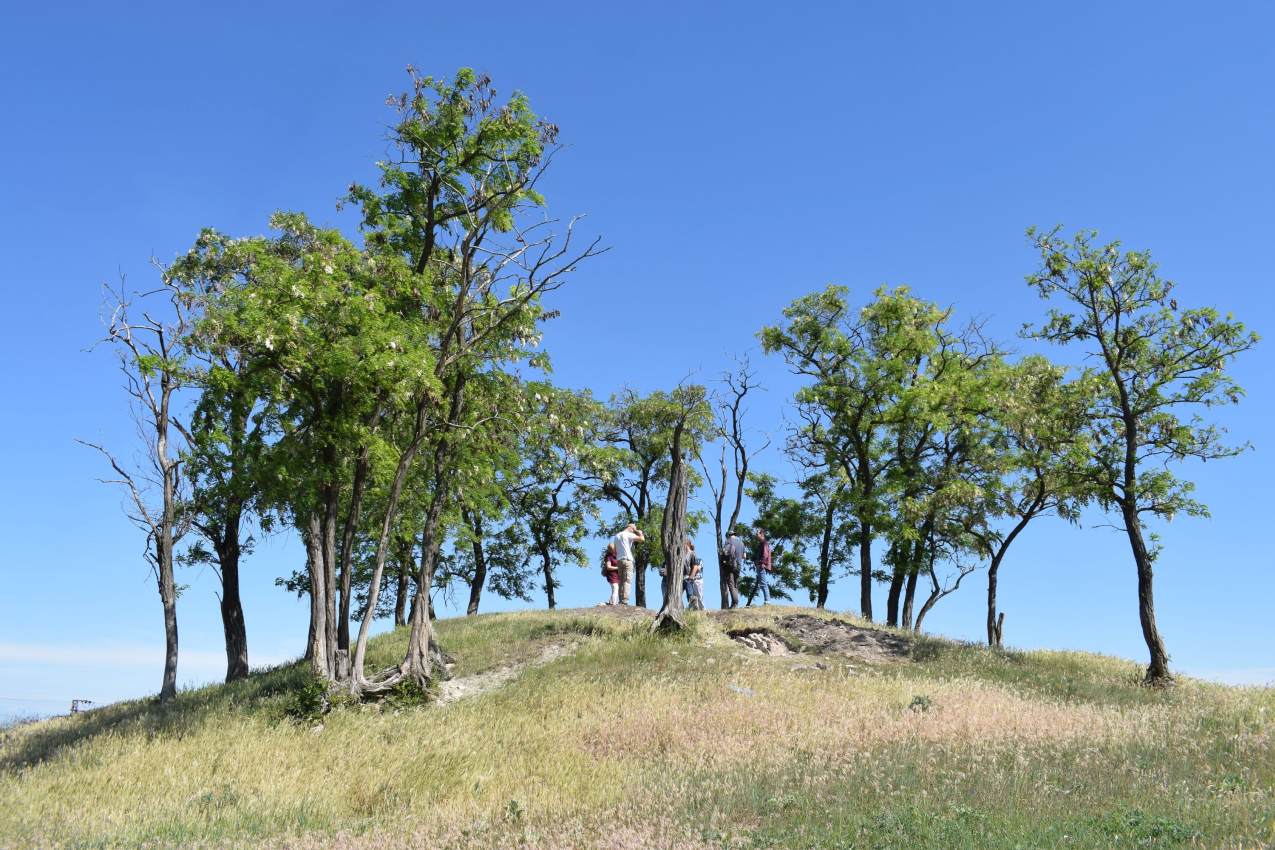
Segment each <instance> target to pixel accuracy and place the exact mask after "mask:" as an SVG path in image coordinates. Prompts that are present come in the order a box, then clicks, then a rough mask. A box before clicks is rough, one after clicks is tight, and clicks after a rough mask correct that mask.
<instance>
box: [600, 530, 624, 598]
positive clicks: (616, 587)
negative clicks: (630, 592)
mask: <svg viewBox="0 0 1275 850" xmlns="http://www.w3.org/2000/svg"><path fill="white" fill-rule="evenodd" d="M602 577H603V578H605V579H606V580H607V585H608V586H609V587H610V588H611V598H610V599H608V600H607V601H606V602H603V603H602V604H603V605H617V604H619V601H620V599H619V592H620V565H619V563H618V562H617V561H616V559H615V544H614V543H608V544H607V549H606V551H605V552H603V553H602Z"/></svg>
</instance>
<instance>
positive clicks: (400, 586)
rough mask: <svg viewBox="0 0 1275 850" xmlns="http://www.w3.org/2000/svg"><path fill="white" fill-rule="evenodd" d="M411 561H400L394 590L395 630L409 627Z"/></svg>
mask: <svg viewBox="0 0 1275 850" xmlns="http://www.w3.org/2000/svg"><path fill="white" fill-rule="evenodd" d="M411 564H412V562H411V560H410V559H409V560H406V561H400V562H399V565H398V581H397V583H396V586H395V588H394V628H396V629H397V628H398V627H400V626H406V625H407V594H408V591H409V589H410V587H409V584H408V572H409V571H410V570H409V567H411Z"/></svg>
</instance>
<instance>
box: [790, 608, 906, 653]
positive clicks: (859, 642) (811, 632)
mask: <svg viewBox="0 0 1275 850" xmlns="http://www.w3.org/2000/svg"><path fill="white" fill-rule="evenodd" d="M778 625H779V627H780V628H781V629H783V631H784V632H785V634H787V635H788V636H790V637H792V638H795V639H796V640H798V641H799V642H800V643H801V645H802V647H803V649H804V651H806V652H812V653H814V654H816V655H844V656H846V657H847V658H855V659H858V660H859V661H865V662H867V663H870V664H880V663H884V662H890V661H900V660H903V659H906V658H907V657H908V654H909V653H910V652H911V650H912V640H911V638H907V637H904V636H902V635H896V634H892V633H890V632H886V631H881V630H878V629H870V628H864V627H862V626H856V625H853V624H852V623H846V622H843V621H841V620H826V619H824V618H822V617H812V616H810V615H809V614H790V615H788V616H786V617H782V618H780V620H779V621H778Z"/></svg>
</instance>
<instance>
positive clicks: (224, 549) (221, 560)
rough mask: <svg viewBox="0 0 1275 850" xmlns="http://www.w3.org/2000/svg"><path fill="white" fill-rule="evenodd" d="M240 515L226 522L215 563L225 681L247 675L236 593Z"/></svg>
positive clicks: (244, 633) (245, 640) (240, 609)
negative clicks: (219, 595) (218, 579)
mask: <svg viewBox="0 0 1275 850" xmlns="http://www.w3.org/2000/svg"><path fill="white" fill-rule="evenodd" d="M239 554H240V547H239V517H238V516H231V517H230V519H229V521H228V522H227V523H226V527H225V529H224V532H223V536H222V540H221V545H220V546H219V547H218V550H217V563H218V565H219V567H220V568H221V626H222V631H223V632H224V633H225V636H226V681H227V682H234V681H238V680H239V679H246V678H248V629H247V625H246V624H245V622H244V615H243V602H242V601H241V599H240V597H239Z"/></svg>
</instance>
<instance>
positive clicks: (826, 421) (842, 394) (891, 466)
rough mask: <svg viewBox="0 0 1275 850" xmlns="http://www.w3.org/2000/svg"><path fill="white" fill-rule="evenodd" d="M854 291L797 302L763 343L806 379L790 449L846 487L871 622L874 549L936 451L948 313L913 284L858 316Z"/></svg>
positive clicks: (901, 574) (898, 585)
mask: <svg viewBox="0 0 1275 850" xmlns="http://www.w3.org/2000/svg"><path fill="white" fill-rule="evenodd" d="M846 293H847V290H846V289H845V287H841V286H831V287H828V288H827V289H825V290H823V291H822V292H816V293H813V294H811V295H807V296H804V297H802V298H799V299H797V300H796V301H794V302H793V303H792V304H791V305H789V306H788V307H787V308H785V310H784V319H785V322H784V324H782V325H774V326H769V327H765V328H763V329H762V331H761V333H760V337H761V341H762V346H763V348H764V349H765V350H766V352H767V353H779V354H780V355H781V356H782V357H783V358H784V360H785V362H786V363H787V364H788V366H789V368H790V369H791V370H792V371H793V372H794V373H795V374H797V375H799V376H801V377H804V378H806V379H807V380H808V383H807V384H806V385H805V386H803V387H801V388H800V389H799V390H798V391H797V395H796V399H795V401H796V407H797V412H798V416H799V419H800V423H799V425H798V427H797V429H796V430H795V431H794V433H793V434H792V435H791V436H790V439H789V452H790V454H793V453H795V454H797V455H799V456H800V457H802V458H805V465H806V468H807V471H808V473H811V474H813V473H825V474H827V475H830V476H832V479H831V480H833V481H835V482H837V484H838V485H839V486H841V487H843V488H844V490H843V491H842V492H841V493H839V494H838V495H837V496H836V498H837V499H838V500H840V499H844V500H845V502H846V504H847V506H848V511H849V514H850V516H851V517H853V523H854V524H853V527H854V530H855V533H856V535H857V537H856V539H855V541H854V543H855V545H856V548H857V549H858V555H859V569H858V572H859V582H860V584H859V607H860V612H861V613H862V615H863V616H864V618H866V619H869V620H870V619H872V614H873V610H872V582H873V580H874V578H875V577H876V573H875V571H874V567H873V558H872V547H873V542H874V540H875V539H876V538H877V537H879V536H881V535H883V534H885V533H886V531H887V530H888V529H889V528H890V527H891V523H892V522H893V517H894V516H895V513H894V511H893V509H892V505H891V501H892V500H897V499H898V498H905V499H906V498H907V494H906V493H904V494H900V493H899V492H897V489H898V488H897V485H898V484H899V482H903V483H904V484H905V485H908V486H911V485H910V484H909V482H914V481H916V480H918V479H917V477H916V476H915V475H913V474H911V467H915V466H916V464H918V463H919V462H920V458H921V456H922V455H924V454H925V452H926V451H928V450H929V446H930V445H931V437H932V436H933V429H932V426H931V425H930V423H929V422H928V421H927V418H926V413H925V412H924V410H923V408H924V405H925V402H924V397H925V394H926V393H927V392H928V390H927V389H926V387H927V386H928V385H929V382H930V381H931V378H930V377H928V376H927V372H928V370H929V369H930V368H931V367H930V365H929V364H930V361H931V358H932V355H933V354H934V352H935V351H937V350H938V348H939V345H940V339H941V338H942V334H941V333H940V330H941V326H942V324H943V323H944V322H945V321H946V319H947V317H948V315H949V313H948V311H945V310H942V309H940V308H938V307H937V306H936V305H933V304H930V303H928V302H925V301H922V300H920V299H917V298H914V297H913V296H912V295H911V294H910V293H909V292H908V290H907V288H906V287H900V288H897V289H894V290H889V289H885V288H882V289H879V290H877V292H876V296H875V298H874V299H873V301H872V302H871V303H869V304H868V305H867V306H866V307H864V308H863V309H862V310H860V311H858V312H854V311H852V309H851V307H850V305H849V303H848V302H847V300H846ZM888 426H892V427H893V431H892V432H888V431H887V427H888ZM894 554H896V555H900V554H901V553H899V552H898V551H897V550H896V552H895V553H894ZM909 563H911V561H909ZM908 569H910V567H904V568H899V567H896V568H895V570H894V572H893V578H892V582H891V593H890V597H889V599H890V605H889V608H890V611H889V617H888V619H890V620H891V621H897V611H898V608H897V604H898V599H899V594H900V592H901V590H902V580H903V579H905V578H906V575H907V570H908Z"/></svg>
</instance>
